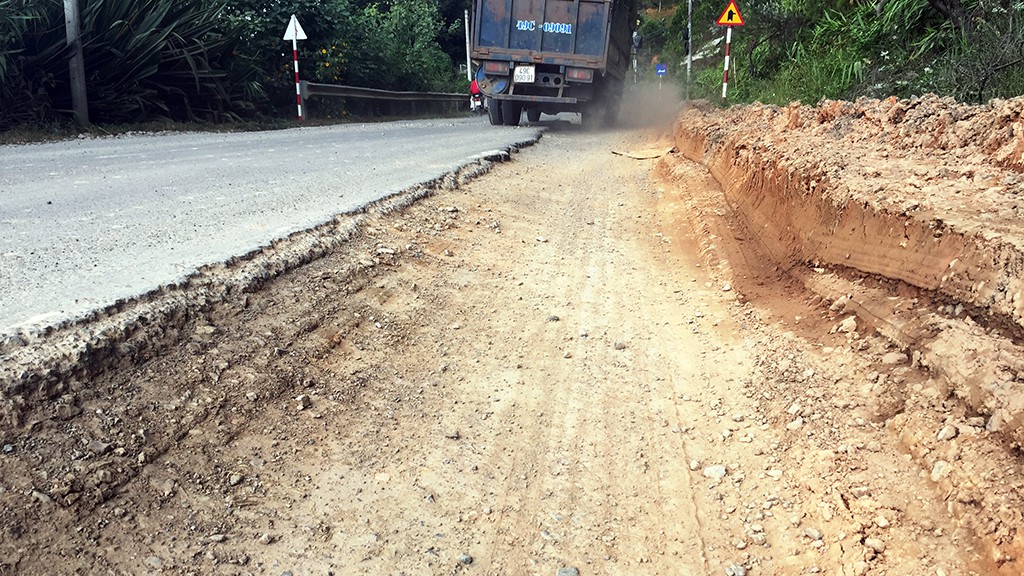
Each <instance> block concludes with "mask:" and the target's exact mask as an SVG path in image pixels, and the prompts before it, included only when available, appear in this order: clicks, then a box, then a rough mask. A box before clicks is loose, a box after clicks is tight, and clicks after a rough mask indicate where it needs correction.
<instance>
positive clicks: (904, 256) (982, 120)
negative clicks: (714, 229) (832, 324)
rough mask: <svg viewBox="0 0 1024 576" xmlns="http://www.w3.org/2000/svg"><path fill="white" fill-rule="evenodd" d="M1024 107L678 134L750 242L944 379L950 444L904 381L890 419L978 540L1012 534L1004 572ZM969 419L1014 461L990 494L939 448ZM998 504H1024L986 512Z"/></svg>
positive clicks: (832, 112)
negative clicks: (935, 433)
mask: <svg viewBox="0 0 1024 576" xmlns="http://www.w3.org/2000/svg"><path fill="white" fill-rule="evenodd" d="M1022 110H1024V99H1014V100H1008V101H992V102H991V103H989V104H987V105H985V106H969V105H964V104H958V103H956V102H954V101H952V100H950V99H942V98H938V97H936V96H932V95H928V96H923V97H920V98H914V99H910V100H897V99H895V98H890V99H887V100H871V99H862V100H858V101H856V102H843V101H822V102H821V103H819V104H818V105H817V106H803V105H800V104H799V103H794V104H791V105H790V106H788V107H776V106H765V105H759V104H757V105H752V106H742V107H734V108H731V109H729V110H718V109H714V108H712V107H710V106H707V105H703V106H697V107H694V108H691V109H689V110H687V111H686V112H684V113H683V114H682V115H681V116H680V117H679V119H678V121H677V123H676V125H675V144H676V146H677V148H678V150H679V151H680V152H681V153H682V155H684V156H685V157H686V158H688V159H690V160H693V161H697V162H699V163H701V164H703V165H706V166H707V167H708V168H709V170H710V172H711V174H712V175H713V177H714V179H715V180H716V181H717V182H719V183H720V184H721V187H722V191H723V197H724V199H725V202H726V204H727V205H728V206H727V209H728V210H730V211H731V214H732V216H733V217H734V221H735V224H736V227H737V228H740V229H741V230H742V231H741V232H740V236H745V237H747V238H749V239H751V241H753V242H755V243H756V244H757V245H758V249H759V250H761V251H762V252H763V253H765V254H767V255H769V256H770V260H771V262H772V264H773V265H774V266H777V267H778V269H780V270H784V271H785V272H786V273H787V274H788V275H789V276H791V277H794V278H797V279H799V280H800V281H801V282H802V283H803V284H804V285H805V286H806V287H807V288H808V289H810V290H812V291H814V292H815V293H816V294H818V295H819V296H820V297H821V298H822V299H823V300H824V302H825V304H826V305H829V306H831V307H832V309H833V310H834V311H838V312H848V313H852V314H856V315H857V317H858V320H860V321H861V322H862V323H867V324H869V325H870V326H871V327H872V328H873V329H875V330H877V331H878V332H879V333H881V334H883V335H884V336H885V337H886V338H888V340H889V341H890V342H891V343H892V345H893V346H894V347H895V348H896V349H897V350H898V351H899V352H900V353H902V354H905V355H906V356H907V357H909V358H911V359H912V365H913V366H914V367H917V366H921V367H923V368H926V369H927V370H928V371H929V372H930V374H931V375H932V376H933V377H934V378H935V384H934V390H932V391H931V394H932V396H933V399H932V400H931V401H929V402H927V403H926V404H927V405H928V406H932V407H934V406H935V405H936V402H938V403H939V404H940V405H941V404H943V403H946V402H947V400H948V399H950V397H951V396H952V397H955V398H956V399H957V400H958V403H957V408H956V409H957V410H958V411H959V412H960V416H959V417H958V418H956V419H952V420H951V419H949V418H947V420H949V421H947V422H945V425H947V426H952V427H953V428H952V429H949V430H947V432H946V433H945V434H940V435H939V440H940V441H938V442H937V441H936V438H933V437H928V436H930V435H926V434H925V435H922V434H919V433H917V432H907V430H906V429H905V426H906V423H907V421H909V420H913V419H915V418H918V417H920V414H918V413H917V412H915V411H914V410H909V409H908V403H910V404H912V403H913V400H908V398H912V397H913V396H914V394H913V393H910V392H909V391H908V389H907V385H906V384H905V383H903V384H901V383H892V382H890V383H889V384H888V385H883V386H882V388H883V389H884V392H885V394H888V395H890V396H894V397H898V398H899V401H898V402H896V403H895V405H894V406H893V407H892V408H890V409H889V410H888V412H889V413H888V414H883V415H882V416H883V417H884V418H885V419H886V420H887V421H888V422H889V423H890V425H891V426H893V427H894V428H896V429H897V432H898V433H900V434H902V436H903V437H904V440H905V443H906V445H907V448H909V449H910V450H911V451H912V452H914V453H915V454H917V455H918V456H919V457H921V458H923V459H925V460H926V461H927V462H926V465H927V466H928V467H930V468H932V469H933V476H937V477H938V479H941V482H942V483H943V485H945V486H948V496H947V499H948V500H949V502H950V508H951V509H952V508H964V509H965V510H964V511H963V513H962V514H961V517H962V518H964V522H967V523H976V524H977V525H978V531H979V532H980V533H989V534H995V533H998V534H996V537H995V538H993V541H996V542H998V544H999V545H1000V546H1004V550H1003V552H995V553H994V554H995V555H996V556H997V557H998V558H1001V559H1004V560H1005V559H1007V558H1013V557H1015V556H1017V555H1018V554H1017V552H1016V551H1017V550H1019V549H1020V546H1021V538H1020V536H1019V535H1018V534H1017V532H1016V528H1015V527H1016V526H1018V525H1020V520H1021V512H1020V510H1021V508H1020V506H1019V504H1018V503H1017V498H1016V497H1015V496H1014V493H1015V492H1017V493H1019V490H1020V488H1021V481H1020V478H1019V476H1017V475H1016V473H1015V472H1016V470H1017V468H1018V462H1017V460H1018V459H1017V456H1016V455H1017V453H1018V451H1019V449H1020V446H1021V442H1022V441H1024V349H1022V348H1021V346H1020V343H1021V337H1022V336H1024V313H1022V306H1024V297H1022V290H1024V277H1022V275H1021V272H1022V271H1024V250H1022V247H1024V234H1022V233H1024V227H1022V226H1021V220H1020V211H1021V209H1022V198H1021V192H1022V191H1024V187H1022V186H1021V181H1022V176H1021V171H1022V170H1024V121H1022V120H1021V112H1022ZM667 171H668V172H669V173H671V172H672V168H671V167H669V168H668V170H667ZM836 329H837V330H839V331H843V330H844V327H843V326H841V325H837V326H836ZM875 392H878V390H877V389H876V390H875ZM947 408H948V406H947ZM940 409H941V406H940ZM942 411H943V412H946V411H945V410H942ZM953 420H956V421H953ZM968 422H969V423H971V425H973V426H978V425H979V424H981V425H983V426H984V428H985V430H986V432H987V433H991V434H992V435H994V437H997V438H1000V439H1001V442H1002V444H1003V446H1004V448H1005V453H1006V457H1005V458H1003V459H1001V461H1000V462H998V463H997V464H996V469H994V470H985V471H984V473H983V474H981V476H982V477H986V478H991V479H992V481H991V482H989V481H987V480H979V477H978V475H977V474H971V473H967V474H963V473H962V472H963V470H962V468H963V467H961V466H958V465H952V464H951V463H950V462H949V460H950V457H949V456H948V455H945V453H944V451H943V450H941V444H942V440H944V439H948V436H949V435H950V434H954V431H955V432H960V431H963V430H969V429H970V428H969V427H967V423H968ZM918 430H920V428H918ZM952 459H953V461H957V460H959V459H960V457H959V455H958V454H954V455H953V456H952ZM979 466H982V467H987V466H991V464H988V465H985V464H979ZM1004 468H1005V469H1004ZM979 472H980V471H979ZM992 492H998V493H999V494H1001V495H1007V496H1009V497H1010V498H1011V501H1012V502H1014V504H1012V505H1011V506H1009V507H1008V508H1006V507H1005V504H1006V502H1005V501H1003V500H1000V498H1001V497H1002V496H1000V497H999V498H994V499H993V501H992V502H986V501H985V500H986V498H987V496H986V495H987V494H990V493H992ZM979 518H980V519H979Z"/></svg>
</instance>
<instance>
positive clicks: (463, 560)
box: [459, 554, 473, 566]
mask: <svg viewBox="0 0 1024 576" xmlns="http://www.w3.org/2000/svg"><path fill="white" fill-rule="evenodd" d="M472 563H473V557H472V556H470V555H469V554H459V564H464V565H466V566H469V565H470V564H472Z"/></svg>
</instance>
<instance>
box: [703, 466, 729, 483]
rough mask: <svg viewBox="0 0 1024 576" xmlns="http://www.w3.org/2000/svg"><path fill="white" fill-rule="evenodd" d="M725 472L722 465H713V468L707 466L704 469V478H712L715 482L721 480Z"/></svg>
mask: <svg viewBox="0 0 1024 576" xmlns="http://www.w3.org/2000/svg"><path fill="white" fill-rule="evenodd" d="M726 472H727V471H726V469H725V466H724V465H722V464H715V465H713V466H708V467H707V468H705V469H704V475H705V476H707V477H708V478H714V479H716V480H721V479H722V478H725V474H726Z"/></svg>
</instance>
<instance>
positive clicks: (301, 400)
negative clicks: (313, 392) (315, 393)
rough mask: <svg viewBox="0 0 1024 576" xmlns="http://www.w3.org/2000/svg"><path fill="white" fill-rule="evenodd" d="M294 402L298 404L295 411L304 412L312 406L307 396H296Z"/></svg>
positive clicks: (311, 401)
mask: <svg viewBox="0 0 1024 576" xmlns="http://www.w3.org/2000/svg"><path fill="white" fill-rule="evenodd" d="M295 401H296V402H298V404H297V405H296V407H295V408H296V409H297V410H305V409H306V408H310V407H312V406H313V400H312V399H311V398H310V397H309V395H308V394H300V395H299V396H296V397H295Z"/></svg>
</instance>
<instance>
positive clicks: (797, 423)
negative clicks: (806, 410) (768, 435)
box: [786, 416, 804, 430]
mask: <svg viewBox="0 0 1024 576" xmlns="http://www.w3.org/2000/svg"><path fill="white" fill-rule="evenodd" d="M803 425H804V417H803V416H797V417H796V419H795V420H793V421H792V422H790V423H789V424H786V430H799V429H800V428H803Z"/></svg>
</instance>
